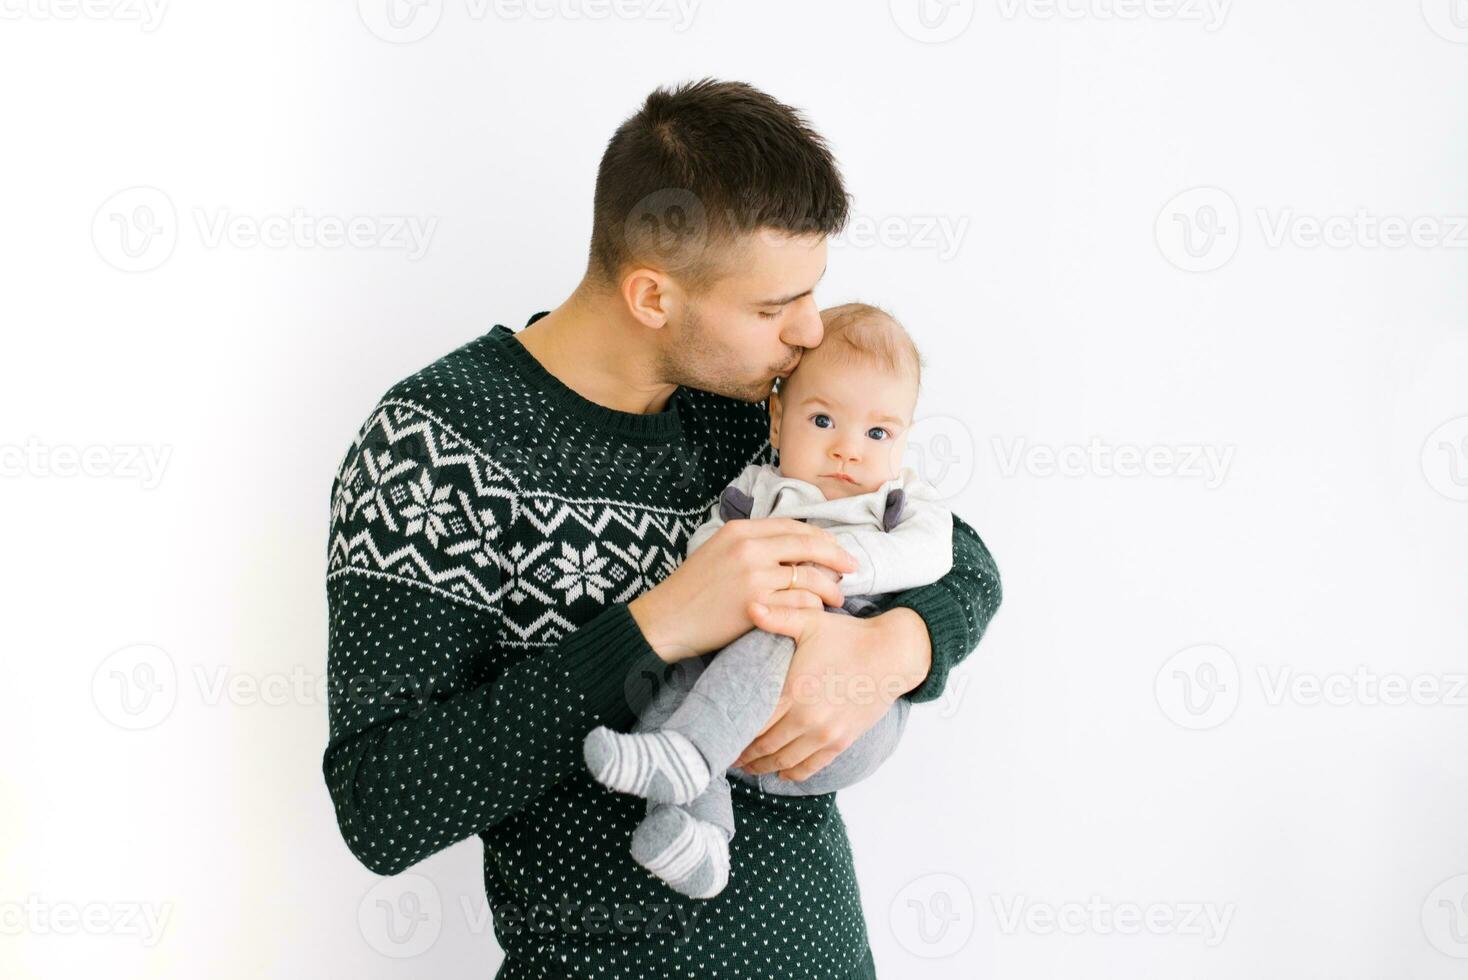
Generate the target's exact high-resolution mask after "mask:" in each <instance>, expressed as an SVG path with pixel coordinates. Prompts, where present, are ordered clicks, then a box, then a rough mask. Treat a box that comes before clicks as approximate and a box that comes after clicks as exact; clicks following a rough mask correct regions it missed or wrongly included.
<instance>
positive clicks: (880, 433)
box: [867, 428, 892, 442]
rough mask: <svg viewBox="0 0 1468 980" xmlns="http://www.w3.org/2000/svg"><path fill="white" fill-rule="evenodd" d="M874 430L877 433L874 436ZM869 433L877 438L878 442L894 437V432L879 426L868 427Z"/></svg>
mask: <svg viewBox="0 0 1468 980" xmlns="http://www.w3.org/2000/svg"><path fill="white" fill-rule="evenodd" d="M873 432H875V433H877V434H876V435H874V436H873V435H872V433H873ZM867 435H869V436H871V437H872V438H873V439H875V440H877V441H878V442H881V441H882V440H883V439H890V438H891V437H892V433H890V432H888V431H887V430H886V429H880V428H877V429H868V430H867Z"/></svg>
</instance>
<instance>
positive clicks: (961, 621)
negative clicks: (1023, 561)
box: [880, 514, 1004, 704]
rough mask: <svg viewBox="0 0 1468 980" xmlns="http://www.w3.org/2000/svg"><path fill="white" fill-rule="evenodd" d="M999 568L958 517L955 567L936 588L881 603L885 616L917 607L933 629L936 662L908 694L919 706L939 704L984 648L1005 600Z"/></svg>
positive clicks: (924, 588) (902, 594)
mask: <svg viewBox="0 0 1468 980" xmlns="http://www.w3.org/2000/svg"><path fill="white" fill-rule="evenodd" d="M1003 596H1004V593H1003V588H1002V586H1001V584H1000V581H999V568H998V566H997V565H995V564H994V557H993V556H992V555H991V554H989V549H988V548H987V547H985V545H984V542H983V540H982V539H981V538H980V537H979V535H978V533H977V532H976V531H975V530H974V529H973V528H972V527H970V526H969V525H968V524H967V523H965V522H964V521H963V519H962V518H960V517H959V516H958V515H957V514H954V515H953V568H952V570H951V571H949V573H948V574H947V575H945V576H943V577H942V578H941V579H939V580H938V581H936V582H934V583H933V584H932V585H925V586H922V587H920V588H916V589H909V590H907V591H906V592H899V593H898V594H896V595H895V596H892V597H890V598H889V599H888V600H885V601H883V602H881V603H880V606H881V607H882V609H883V613H884V614H885V613H887V612H888V611H890V610H893V609H898V608H905V609H911V610H912V611H913V612H916V613H917V614H918V615H919V616H921V617H922V620H923V623H924V624H925V625H926V626H927V632H928V640H929V643H930V645H931V648H932V659H931V663H930V664H929V667H928V671H927V676H926V677H925V678H924V679H923V681H922V683H920V684H918V685H917V687H915V688H913V689H912V690H910V691H908V692H907V693H906V694H904V695H902V696H903V697H905V698H907V700H908V701H910V702H912V703H914V704H919V703H921V702H924V701H933V700H936V699H937V698H938V697H940V696H941V695H942V694H943V689H944V687H945V686H946V685H947V683H948V673H949V671H951V670H952V669H953V668H954V667H956V666H957V665H958V664H960V663H962V662H963V660H964V658H965V657H967V656H968V655H969V654H970V653H972V652H973V650H974V648H975V647H977V646H978V645H979V639H980V638H981V637H982V636H983V635H984V630H985V629H987V628H988V626H989V621H990V620H991V619H993V618H994V613H995V612H996V611H997V610H998V609H999V603H1000V601H1001V600H1002V599H1003Z"/></svg>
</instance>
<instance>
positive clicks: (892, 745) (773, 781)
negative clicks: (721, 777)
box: [729, 698, 912, 796]
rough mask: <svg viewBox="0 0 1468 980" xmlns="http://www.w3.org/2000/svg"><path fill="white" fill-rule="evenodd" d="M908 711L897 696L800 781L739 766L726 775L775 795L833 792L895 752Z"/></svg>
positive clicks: (856, 780)
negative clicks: (856, 735)
mask: <svg viewBox="0 0 1468 980" xmlns="http://www.w3.org/2000/svg"><path fill="white" fill-rule="evenodd" d="M911 710H912V705H911V704H909V703H908V700H907V699H906V698H898V699H897V700H896V701H894V702H893V703H892V707H891V708H890V709H888V711H887V713H886V714H885V715H883V716H882V717H881V718H880V719H878V721H877V723H876V724H875V725H873V726H872V727H871V728H869V729H867V731H866V732H865V733H863V734H862V736H861V738H859V739H857V740H856V741H855V742H852V743H851V744H850V745H848V746H847V747H846V751H845V752H842V753H841V754H840V755H838V756H837V757H836V758H834V759H832V760H831V761H830V762H828V763H826V765H825V767H824V768H822V769H821V770H820V771H819V772H815V773H812V774H811V775H810V776H807V777H806V778H805V779H803V780H799V781H796V780H790V779H784V778H782V777H781V776H780V775H779V773H773V772H767V773H763V774H761V775H758V776H753V775H750V774H749V773H747V772H744V771H743V770H742V769H731V770H729V774H730V775H732V776H735V777H737V778H739V779H742V780H743V781H745V782H747V783H752V784H753V785H755V786H758V787H759V788H760V789H761V790H763V791H764V792H766V793H773V794H775V795H776V796H819V795H820V794H822V793H834V792H836V791H837V790H838V789H845V788H846V787H848V786H852V785H855V784H856V783H859V782H861V781H862V780H863V779H866V778H867V777H868V776H870V775H871V774H872V773H874V772H876V771H877V767H879V766H880V765H881V764H882V763H884V762H886V761H887V759H888V758H890V757H891V755H892V753H893V752H895V751H897V743H898V742H899V741H900V740H901V738H902V732H903V729H905V728H906V727H907V715H908V712H909V711H911Z"/></svg>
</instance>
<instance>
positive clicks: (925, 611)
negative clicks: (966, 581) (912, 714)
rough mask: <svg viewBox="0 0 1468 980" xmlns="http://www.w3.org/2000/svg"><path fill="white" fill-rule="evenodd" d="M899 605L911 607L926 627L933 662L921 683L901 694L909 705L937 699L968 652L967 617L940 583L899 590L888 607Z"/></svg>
mask: <svg viewBox="0 0 1468 980" xmlns="http://www.w3.org/2000/svg"><path fill="white" fill-rule="evenodd" d="M898 606H902V607H905V608H907V609H911V610H912V611H913V612H915V613H917V614H918V615H919V616H921V617H923V622H924V623H925V624H926V625H927V627H928V642H929V644H930V645H931V646H932V649H933V661H932V665H931V666H929V668H928V676H927V677H925V678H923V682H922V683H921V684H919V685H918V686H917V687H915V688H913V689H912V690H911V691H908V692H907V693H906V694H904V695H903V697H905V698H906V699H907V700H908V701H909V702H911V703H912V704H921V703H922V702H924V701H934V700H937V698H938V697H940V696H941V695H942V694H943V688H944V687H945V686H946V685H947V683H948V672H949V671H950V670H952V669H953V665H954V664H956V663H958V662H959V661H960V660H961V659H963V655H964V654H965V653H966V652H967V651H968V647H967V644H968V633H969V629H968V618H967V617H966V616H965V615H964V609H963V604H962V603H961V602H959V601H958V600H957V599H956V598H954V596H953V593H951V592H949V591H948V590H947V589H945V588H943V587H942V586H941V585H938V584H936V583H935V584H933V585H926V586H923V587H922V588H919V589H910V590H908V591H907V592H904V593H902V594H901V595H900V596H899V597H898V598H897V599H896V600H895V601H894V602H893V603H892V604H891V605H889V606H888V607H887V608H888V609H896V608H897V607H898Z"/></svg>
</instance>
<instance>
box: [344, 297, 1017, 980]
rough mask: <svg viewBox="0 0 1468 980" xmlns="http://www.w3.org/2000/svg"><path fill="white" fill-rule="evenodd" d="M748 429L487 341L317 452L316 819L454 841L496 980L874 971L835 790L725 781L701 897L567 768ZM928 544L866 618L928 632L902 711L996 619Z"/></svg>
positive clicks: (417, 379)
mask: <svg viewBox="0 0 1468 980" xmlns="http://www.w3.org/2000/svg"><path fill="white" fill-rule="evenodd" d="M544 315H545V314H544V313H540V314H537V315H536V316H534V317H532V318H531V320H530V322H532V323H533V322H534V321H535V320H536V319H538V318H539V317H540V316H544ZM768 434H769V426H768V416H767V406H766V403H763V402H761V403H757V404H751V403H746V402H740V401H736V400H732V399H728V398H723V397H720V396H717V395H713V394H710V393H707V392H702V391H697V390H694V389H690V388H684V387H680V388H679V389H677V391H676V392H675V393H674V395H673V397H672V398H671V399H670V401H669V403H668V406H667V408H666V409H665V410H664V411H662V412H657V413H653V414H648V415H639V414H635V413H629V412H620V411H616V410H613V409H608V408H604V407H601V406H599V405H596V404H595V403H593V402H591V401H589V400H587V399H585V398H583V397H581V396H580V395H578V394H577V393H576V392H575V391H573V390H572V389H570V388H568V387H567V386H566V385H564V384H563V383H561V382H560V381H559V380H558V379H556V378H555V376H553V375H552V374H550V372H548V371H547V370H545V368H544V367H542V366H541V365H540V363H539V362H538V361H536V360H535V358H534V357H533V356H532V355H531V354H530V352H529V351H528V350H527V349H526V348H525V347H524V346H523V345H522V344H521V343H520V341H519V340H518V339H517V338H516V337H515V335H514V333H513V332H512V331H510V330H508V329H506V328H505V327H503V326H495V327H494V329H492V330H491V331H489V332H488V333H486V334H484V335H483V336H481V337H479V338H477V339H475V340H473V341H471V342H469V343H467V344H465V345H464V346H462V347H460V348H459V349H457V350H455V351H453V352H451V353H449V354H447V355H446V356H444V357H443V358H441V359H439V360H438V361H435V362H434V363H433V364H431V365H429V366H428V367H427V368H424V369H423V370H422V371H420V372H418V373H417V374H415V375H413V376H411V377H409V378H407V379H405V380H404V381H402V382H400V383H398V384H397V385H395V386H393V387H392V388H391V389H390V390H389V391H388V392H387V394H386V395H384V396H383V398H382V400H381V401H380V402H379V403H378V405H377V407H376V409H375V410H374V411H373V412H372V414H371V416H370V417H369V418H368V419H367V421H366V422H365V423H364V425H363V426H362V429H361V431H360V432H359V434H358V436H357V439H356V441H355V442H354V443H353V445H352V447H351V449H350V450H349V451H348V452H347V454H346V457H345V458H344V460H343V461H342V464H341V467H340V469H339V470H338V472H337V474H336V478H335V480H334V482H333V485H332V495H331V509H332V511H331V530H330V541H329V546H328V572H327V583H326V585H327V601H328V605H329V613H330V617H329V618H330V625H329V643H330V651H329V675H330V676H329V681H330V684H329V687H330V692H331V693H330V716H331V735H330V744H329V745H328V746H327V748H326V752H325V756H324V759H323V764H322V765H323V772H324V775H325V778H326V783H327V786H328V788H329V790H330V792H331V798H332V801H333V802H334V804H335V807H336V815H337V821H338V824H339V826H340V828H341V833H342V836H343V838H344V839H345V841H346V843H347V846H348V847H349V848H350V849H351V852H352V854H354V855H355V856H356V857H357V859H358V860H360V861H361V862H362V863H363V864H364V865H366V866H367V868H369V869H370V870H372V871H374V872H376V873H378V874H382V875H393V874H396V873H398V872H400V871H403V870H404V869H406V868H408V867H411V866H412V865H413V864H415V863H417V862H418V861H421V860H423V859H424V858H426V857H428V856H429V855H431V854H434V853H436V852H438V851H441V850H443V849H444V848H446V847H448V846H449V845H451V844H454V843H456V842H458V841H461V840H464V839H466V838H468V837H470V836H471V835H475V834H477V835H479V837H480V838H481V839H482V841H483V842H484V882H485V888H486V891H487V893H488V898H489V904H490V908H491V911H492V912H493V916H494V930H495V937H496V939H497V940H498V941H499V944H500V946H501V947H502V948H503V949H504V951H505V954H506V957H507V959H506V963H505V965H504V967H503V968H502V970H501V973H500V974H499V975H500V976H502V977H511V976H513V977H520V976H524V977H596V978H602V980H621V978H628V980H658V978H674V977H677V978H690V977H751V978H754V977H770V978H776V977H778V978H780V980H800V978H863V977H872V976H875V972H874V970H873V966H872V960H871V953H870V950H869V947H868V944H867V933H866V926H865V922H864V919H863V917H862V909H861V901H860V896H859V894H858V890H857V883H856V875H855V872H854V869H853V866H852V857H851V848H850V845H849V843H848V841H847V837H846V828H845V826H844V825H843V823H842V820H841V814H840V811H839V810H838V809H837V808H836V798H835V794H828V795H824V796H815V797H785V796H773V795H769V794H765V793H763V792H761V791H760V790H758V789H757V788H755V787H753V786H750V785H748V784H746V783H743V782H741V781H739V780H733V781H732V783H733V793H734V797H733V802H734V810H735V819H736V821H737V823H738V828H739V830H738V833H737V835H736V836H735V837H734V840H733V842H732V845H731V867H732V870H731V878H730V882H729V886H728V887H727V888H726V889H725V890H724V891H723V893H721V894H720V895H719V896H718V897H716V898H714V899H710V900H706V901H704V900H698V899H691V898H685V897H684V896H682V895H679V894H677V893H676V892H674V891H672V890H671V889H669V888H668V887H667V886H666V885H664V884H663V883H662V882H661V881H659V880H658V879H657V878H655V877H653V876H652V875H651V874H650V873H648V872H647V871H646V870H644V869H643V868H642V867H640V866H639V865H638V864H637V863H636V862H635V861H634V860H633V859H632V857H631V855H630V854H629V853H628V842H629V839H630V836H631V833H632V830H633V828H634V827H635V826H636V825H637V823H638V821H640V820H641V819H642V817H643V815H644V813H645V808H646V804H645V803H644V801H642V800H640V799H636V798H633V797H630V796H625V795H621V794H618V793H613V792H610V791H608V790H606V789H604V788H603V787H602V786H600V785H599V784H597V783H596V782H595V781H594V780H593V779H592V778H591V777H590V775H589V774H588V773H587V771H586V767H585V764H584V763H583V761H582V757H581V743H582V739H583V738H584V737H585V735H586V733H587V732H588V731H589V730H590V729H592V728H593V727H595V726H596V725H599V724H605V725H609V726H612V727H615V728H617V729H619V730H622V731H626V730H629V729H630V728H631V726H632V724H633V722H634V721H635V718H636V714H635V712H636V711H637V709H638V708H639V706H640V705H641V704H642V703H645V699H646V697H647V696H648V694H649V693H650V689H651V687H652V686H653V685H654V684H655V683H656V682H657V679H658V678H660V677H666V676H667V673H668V667H667V665H666V664H664V663H663V661H661V660H660V659H659V658H658V657H657V655H656V654H654V653H653V651H652V649H651V648H650V647H649V646H648V645H647V641H646V639H645V638H644V637H643V635H642V632H641V631H640V629H639V628H638V626H637V623H636V621H635V620H633V618H632V616H631V615H630V614H629V613H628V611H627V603H628V602H629V601H631V600H632V599H633V598H634V597H636V596H637V595H638V594H640V593H642V592H644V591H646V590H647V589H649V588H651V587H652V586H653V585H656V584H657V583H658V582H660V581H661V580H662V579H664V578H665V577H667V575H668V574H669V573H670V572H672V571H673V569H674V568H676V567H677V565H678V564H679V562H680V561H681V560H682V559H683V556H684V552H685V550H686V546H687V542H688V537H689V535H690V533H691V532H692V531H693V530H694V529H695V528H697V526H698V525H699V524H700V523H701V522H702V520H703V519H704V517H705V515H706V514H707V513H708V511H709V509H710V507H711V506H712V504H713V503H714V502H715V500H716V499H717V497H718V495H719V493H720V491H722V490H723V489H724V487H725V486H727V485H728V483H729V482H730V481H731V480H732V479H734V477H735V476H736V475H738V473H739V472H740V471H741V470H742V469H743V468H744V467H745V466H746V465H747V464H748V463H751V462H768V461H769V459H770V452H771V450H770V445H769V441H768V438H767V437H768ZM953 547H954V561H953V570H952V571H951V572H950V573H949V574H948V575H947V576H946V577H944V578H943V579H942V580H940V581H939V582H937V583H935V584H933V585H930V586H926V587H923V588H919V589H914V590H911V591H909V592H905V593H902V594H900V595H898V596H895V597H893V599H892V600H891V601H890V602H888V603H885V605H886V606H892V605H901V606H908V607H910V608H912V609H913V610H915V611H916V612H917V613H918V614H919V615H921V616H922V617H923V619H924V621H925V622H926V623H927V626H928V629H929V632H930V635H931V638H932V646H933V661H932V668H931V670H930V672H929V674H928V677H927V679H926V680H925V681H924V682H923V683H922V684H921V685H920V686H919V687H917V688H916V689H914V690H913V691H911V692H910V693H909V694H908V695H906V697H907V698H908V699H909V700H910V701H912V702H923V701H930V700H932V699H934V698H937V697H938V696H939V695H940V694H941V693H942V690H943V686H944V683H945V681H946V678H947V676H948V672H949V670H951V669H952V668H953V666H954V665H955V664H956V663H958V662H959V661H961V660H962V659H963V658H964V657H965V656H966V655H967V654H968V653H969V651H971V650H972V649H973V648H974V646H975V645H976V644H977V643H978V641H979V637H980V636H981V635H982V634H983V631H984V628H985V626H986V625H987V624H988V621H989V618H990V617H991V616H992V615H993V614H994V611H995V609H996V608H997V607H998V605H999V601H1000V587H999V576H998V573H997V571H996V569H995V566H994V562H993V559H992V558H991V557H990V555H989V552H988V550H987V549H986V548H985V547H984V544H983V542H982V541H980V540H979V538H978V536H977V535H976V534H975V533H974V531H973V529H972V528H970V527H969V526H968V525H967V524H965V523H964V522H962V521H961V520H959V519H957V518H955V519H954V532H953Z"/></svg>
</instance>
